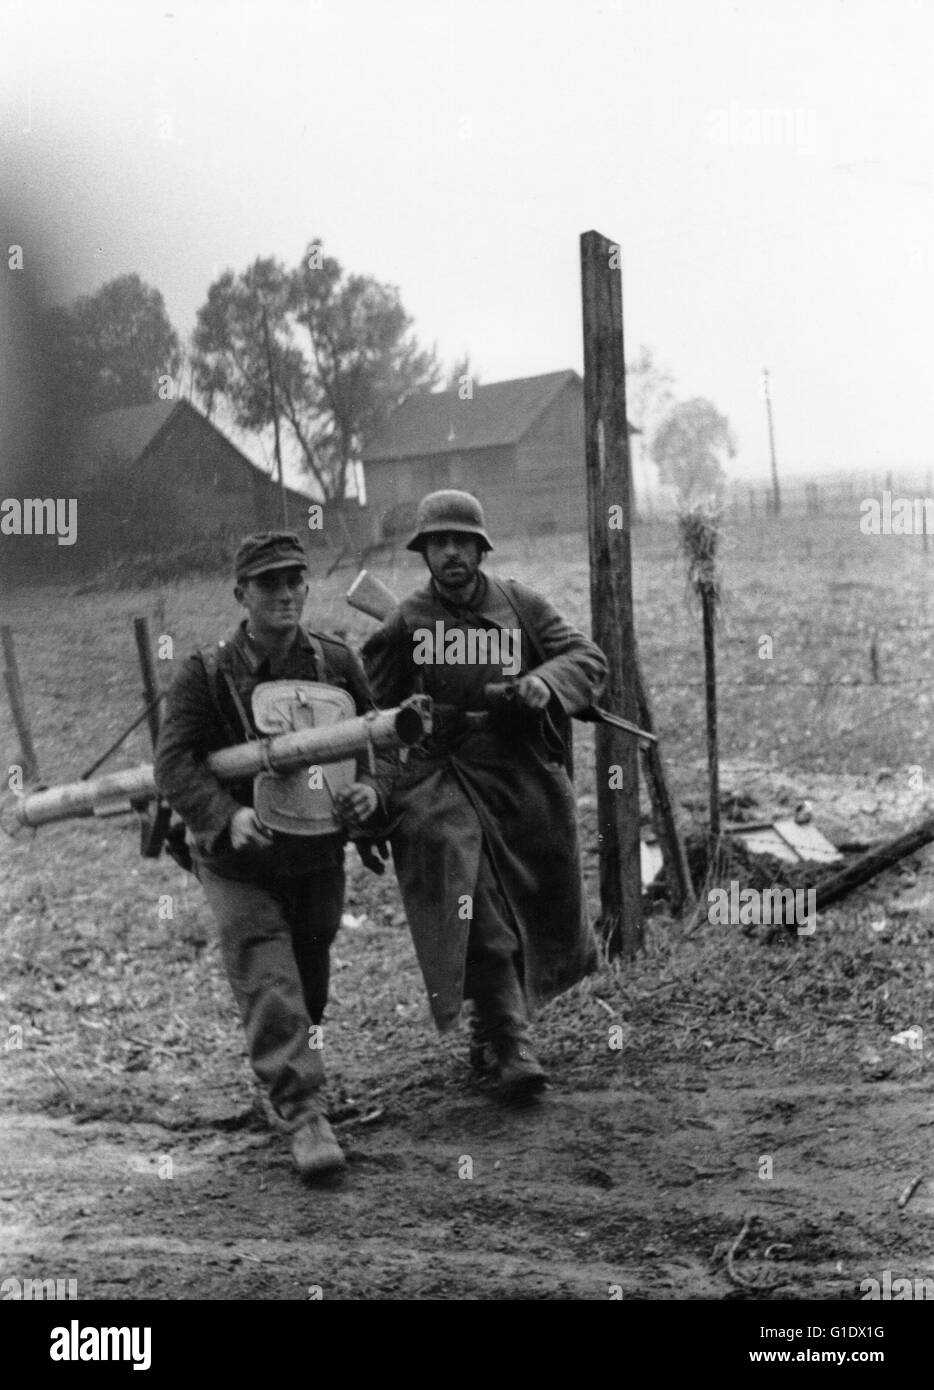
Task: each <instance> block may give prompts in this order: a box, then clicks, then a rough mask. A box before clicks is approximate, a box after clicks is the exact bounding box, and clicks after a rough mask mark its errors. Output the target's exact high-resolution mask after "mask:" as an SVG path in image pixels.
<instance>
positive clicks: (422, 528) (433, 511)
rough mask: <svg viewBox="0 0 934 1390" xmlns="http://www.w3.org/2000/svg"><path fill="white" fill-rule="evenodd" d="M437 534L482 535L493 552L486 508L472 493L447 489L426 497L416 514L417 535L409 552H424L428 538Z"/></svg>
mask: <svg viewBox="0 0 934 1390" xmlns="http://www.w3.org/2000/svg"><path fill="white" fill-rule="evenodd" d="M433 531H463V532H465V533H466V534H467V535H469V536H479V538H480V540H481V541H482V542H483V544H484V545H485V546H486V548H487V550H492V549H493V542H492V541H491V540H490V538H489V536H488V535H487V533H486V523H485V522H484V520H483V508H482V507H481V506H480V503H479V502H478V501H477V499H476V497H472V496H471V495H470V493H469V492H456V491H455V490H454V489H451V488H445V489H444V491H442V492H429V494H428V496H427V497H423V498H422V500H421V501H420V502H419V504H418V511H417V513H416V515H415V534H414V535H413V536H412V539H411V540H410V541H409V542H408V544H407V545H406V547H405V548H406V550H422V549H423V548H424V547H423V542H424V540H425V537H426V536H430V535H431V533H432V532H433Z"/></svg>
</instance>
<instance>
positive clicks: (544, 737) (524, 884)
mask: <svg viewBox="0 0 934 1390" xmlns="http://www.w3.org/2000/svg"><path fill="white" fill-rule="evenodd" d="M408 548H409V549H410V550H414V551H418V552H419V553H420V554H421V555H422V557H423V559H424V561H425V564H426V566H427V568H428V571H429V575H428V582H427V584H425V585H424V587H422V588H420V589H418V590H416V591H415V592H414V593H412V594H409V595H408V597H407V598H405V599H403V601H402V603H401V604H400V606H399V608H398V609H397V610H396V612H395V613H394V614H393V615H392V616H391V617H390V618H388V619H387V620H386V621H385V622H384V623H383V625H382V627H381V628H380V630H379V631H378V632H377V633H375V634H374V636H373V637H371V638H370V640H369V641H368V642H367V644H366V646H365V647H364V649H363V657H364V662H365V664H366V667H367V671H368V674H369V676H370V680H371V683H372V686H373V693H374V696H375V698H376V700H377V703H379V704H380V705H382V706H391V705H395V704H397V703H398V702H399V700H401V699H404V698H405V697H407V696H408V695H411V694H413V693H415V692H417V691H423V692H424V693H426V694H428V695H431V696H432V697H433V699H434V700H435V702H436V703H435V706H434V730H433V733H432V735H431V737H430V738H429V739H428V741H427V742H426V743H425V744H424V745H421V746H419V747H418V748H416V749H411V750H409V752H408V755H407V758H406V760H405V761H404V762H403V764H402V765H401V767H400V772H399V776H398V779H397V781H396V783H395V786H394V789H393V791H392V794H391V796H390V798H389V807H388V815H389V822H388V824H389V827H390V830H389V836H390V843H391V845H392V854H393V861H394V864H395V868H396V874H397V877H398V880H399V886H400V889H401V892H402V897H403V901H404V903H405V908H406V915H407V917H408V920H409V924H410V927H411V931H412V936H413V940H414V943H415V949H416V954H417V956H418V959H419V963H420V965H421V968H422V973H423V975H424V979H425V984H426V987H427V990H428V998H429V1002H430V1005H431V1009H432V1013H433V1015H434V1019H435V1022H436V1024H437V1026H438V1028H439V1029H440V1030H442V1031H444V1030H446V1029H448V1028H450V1027H451V1026H452V1025H453V1024H454V1023H455V1022H456V1021H457V1018H458V1016H459V1013H460V1009H461V1002H462V1000H463V999H465V998H466V999H471V1000H472V1001H473V1010H472V1017H471V1024H472V1029H473V1044H472V1048H471V1059H472V1061H473V1062H474V1065H475V1066H476V1067H477V1069H478V1070H483V1069H485V1068H491V1069H492V1070H493V1072H494V1074H495V1075H497V1076H498V1079H499V1083H500V1086H501V1089H502V1092H503V1094H504V1096H505V1097H506V1098H507V1099H511V1100H522V1099H528V1098H530V1097H532V1096H534V1095H536V1094H537V1093H539V1092H540V1091H541V1090H542V1088H543V1087H544V1085H545V1072H544V1069H543V1068H542V1066H541V1064H540V1062H539V1060H538V1058H537V1057H536V1055H535V1052H534V1050H533V1047H532V1042H531V1036H530V1031H529V1023H530V1018H531V1015H532V1013H533V1012H534V1010H535V1008H536V1007H537V1006H538V1005H540V1004H542V1003H543V1002H544V1001H546V1000H548V999H551V998H553V997H554V996H555V995H557V994H560V993H561V992H562V991H564V990H566V989H568V988H570V986H571V985H573V984H575V983H576V981H578V980H580V979H581V978H582V977H583V976H584V975H585V974H586V973H587V972H588V971H589V970H590V969H592V968H593V966H594V964H595V962H596V945H595V941H594V937H593V934H592V932H591V929H590V925H589V921H588V917H587V910H586V905H585V901H584V895H583V884H582V878H581V865H580V854H579V851H578V839H577V821H576V808H575V803H574V795H573V790H572V787H571V783H570V780H569V778H568V775H567V772H566V770H565V752H566V738H567V719H568V717H569V716H570V715H573V714H575V713H576V712H578V711H580V710H583V709H586V708H588V707H589V706H590V705H591V704H592V703H594V702H595V700H596V697H597V695H598V694H599V692H600V690H601V688H602V685H603V682H604V680H605V676H606V661H605V658H604V656H603V653H602V652H601V651H600V649H599V648H598V647H597V646H595V645H594V643H593V642H591V641H590V640H589V639H588V638H587V637H585V636H584V634H583V633H581V632H578V631H577V630H576V629H575V628H573V627H572V626H571V625H570V624H569V623H567V622H566V621H565V619H564V618H562V617H561V615H560V614H559V613H558V612H557V611H556V610H555V609H554V608H553V607H552V606H551V604H550V603H549V602H548V600H547V599H546V598H544V597H543V596H542V595H540V594H538V593H536V592H535V591H534V590H532V589H530V588H527V587H526V586H525V585H524V584H519V583H517V582H516V581H515V580H503V579H498V578H496V577H495V576H494V575H492V574H487V573H485V572H484V571H483V569H482V568H481V565H482V561H483V559H484V556H485V554H486V552H487V551H490V550H492V549H493V543H492V541H491V540H490V538H489V536H488V534H487V530H486V524H485V521H484V517H483V511H482V509H481V506H480V503H479V502H478V501H477V499H476V498H475V497H472V496H471V495H470V494H469V493H465V492H458V491H453V490H445V491H442V492H434V493H431V494H430V495H429V496H427V497H425V498H423V500H422V502H421V503H420V505H419V508H418V514H417V521H416V527H415V534H414V535H413V536H412V538H411V540H410V541H409V543H408ZM429 635H430V636H431V643H430V644H429ZM494 639H498V640H494ZM429 645H430V646H431V659H430V660H426V654H427V652H428V648H429ZM439 648H442V649H443V650H441V652H440V655H441V657H442V658H443V659H440V660H439V659H438V658H439ZM459 654H460V655H461V656H462V659H460V660H459V659H458V656H459ZM449 657H451V658H453V659H450V660H449V659H448V658H449ZM504 682H505V683H506V684H507V689H508V690H509V692H510V693H511V697H512V698H511V699H510V700H507V701H504V702H503V704H502V705H501V706H500V709H499V712H498V713H497V712H492V711H491V710H490V709H489V704H490V699H491V696H490V693H489V692H488V689H487V688H488V686H491V685H492V686H497V685H502V683H504ZM376 847H377V846H376V845H374V850H375V849H376ZM373 858H374V851H370V852H369V855H366V854H365V855H364V859H365V862H370V861H372V860H373ZM371 867H376V865H375V863H373V862H371ZM491 1053H492V1056H490V1054H491Z"/></svg>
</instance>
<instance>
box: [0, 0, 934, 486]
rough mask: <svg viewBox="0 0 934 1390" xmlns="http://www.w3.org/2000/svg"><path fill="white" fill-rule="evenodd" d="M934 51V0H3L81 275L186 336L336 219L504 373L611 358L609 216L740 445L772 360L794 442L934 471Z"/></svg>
mask: <svg viewBox="0 0 934 1390" xmlns="http://www.w3.org/2000/svg"><path fill="white" fill-rule="evenodd" d="M932 60H934V0H846V3H842V0H745V3H739V4H728V3H725V2H724V0H651V3H649V0H643V3H634V2H633V0H602V3H598V2H597V0H573V3H572V2H571V0H535V2H534V3H523V2H522V0H490V3H486V2H485V0H458V3H446V2H445V0H393V3H387V0H382V2H381V3H379V2H376V3H368V2H367V0H262V2H261V3H258V2H257V0H241V2H240V3H238V2H237V0H223V3H220V0H218V2H217V3H215V0H163V3H161V4H150V3H148V0H119V2H118V3H113V4H109V3H99V0H60V3H52V2H51V0H25V3H17V0H0V90H2V111H0V118H2V123H0V141H2V144H0V155H2V158H3V161H4V165H5V170H6V174H7V178H8V180H9V178H10V176H11V171H12V172H13V173H15V178H16V183H17V202H16V206H17V209H18V210H19V213H20V215H21V217H22V219H23V226H24V227H27V224H28V227H27V231H25V232H24V234H23V235H24V238H26V237H31V238H32V247H34V248H35V250H36V253H37V255H39V256H40V257H41V258H42V260H43V265H44V267H45V274H46V278H47V279H48V281H49V283H50V284H53V285H54V286H55V293H56V296H57V297H65V298H70V297H72V296H73V295H75V294H77V293H84V292H89V291H93V290H94V289H96V288H97V287H98V286H99V285H101V284H102V283H104V281H106V280H108V279H111V278H112V277H114V276H116V275H120V274H123V273H125V272H128V271H137V272H139V274H140V275H141V276H142V277H143V279H144V280H146V281H148V282H149V283H151V284H153V285H155V286H157V287H158V288H159V289H160V290H161V291H162V293H163V295H164V296H165V301H166V305H167V308H168V311H169V314H170V316H171V318H172V320H173V322H174V324H175V326H176V328H177V329H178V331H179V333H180V334H182V335H183V336H185V337H187V335H188V334H189V333H190V331H191V329H192V327H193V325H194V319H195V313H196V311H197V308H198V306H199V304H200V303H201V302H202V300H203V299H204V297H205V294H206V291H207V287H208V285H209V283H210V281H211V279H212V278H213V277H214V276H215V275H216V274H217V273H218V272H219V271H220V270H222V269H224V268H225V267H228V266H230V267H233V268H235V269H237V270H240V269H243V268H244V267H245V266H246V265H247V264H248V263H249V262H250V261H252V260H253V259H254V258H255V257H256V256H258V255H269V254H272V255H276V256H278V257H280V258H281V259H283V260H284V261H285V262H287V263H289V264H293V263H294V262H295V261H296V260H297V259H298V257H299V255H300V253H301V252H302V251H303V249H304V247H305V246H306V244H307V243H308V241H310V240H311V238H312V237H314V236H321V237H322V238H323V239H324V244H325V249H326V251H327V252H328V253H329V254H332V255H335V256H336V257H337V258H338V259H339V260H340V261H341V262H342V263H343V264H344V265H345V266H346V267H347V268H349V269H350V270H353V271H359V272H365V273H370V274H372V275H374V276H376V277H377V278H379V279H381V280H384V281H388V282H390V283H392V284H395V285H398V287H399V289H400V291H401V294H402V298H403V302H404V304H405V305H406V307H407V309H408V311H409V312H410V313H411V314H412V315H413V317H414V319H415V324H416V330H417V332H418V334H419V336H420V338H421V339H422V340H423V341H425V342H427V343H429V344H431V343H435V344H436V345H437V349H438V351H439V353H440V354H441V356H442V358H443V359H444V360H445V362H448V363H449V362H450V361H451V360H452V359H453V358H455V357H456V356H459V355H460V354H462V353H463V352H464V351H469V353H470V355H471V358H472V361H473V362H474V364H475V366H476V367H477V368H478V370H479V372H480V374H481V377H482V379H483V380H484V381H496V380H502V379H504V378H508V377H513V376H527V375H531V374H534V373H537V372H547V371H554V370H558V369H560V368H564V367H575V368H577V369H578V370H582V360H583V359H582V348H581V318H580V272H579V259H578V257H579V243H578V239H579V236H580V233H581V232H582V231H585V230H587V229H588V228H591V227H595V228H597V229H598V230H600V231H602V232H604V233H606V234H607V235H608V236H610V237H611V238H613V239H615V240H617V241H619V243H620V244H621V247H622V256H623V296H624V318H625V336H626V346H627V352H628V353H629V354H630V355H633V354H634V353H635V351H636V349H637V347H638V345H639V344H640V343H647V344H649V345H650V346H651V347H652V348H653V349H654V351H655V353H656V355H657V357H658V359H659V360H660V361H661V362H662V363H664V364H667V365H668V366H669V367H670V368H671V370H672V371H673V372H674V374H675V377H676V390H677V394H678V396H679V397H681V398H687V397H690V396H695V395H703V396H708V397H709V398H710V399H711V400H713V401H714V403H715V404H716V405H717V406H718V407H719V409H720V410H721V411H722V412H723V413H724V414H726V415H727V416H728V418H729V420H730V422H731V424H732V425H733V428H734V430H735V432H736V435H737V438H738V442H739V455H738V458H737V459H736V460H735V462H734V465H733V467H732V470H731V471H732V472H733V473H735V474H742V475H745V476H748V477H750V478H752V477H757V478H762V479H763V480H765V479H766V477H767V475H768V439H767V433H766V425H765V416H764V407H763V401H762V397H761V392H760V371H761V368H762V366H763V365H764V364H767V365H768V366H769V367H770V369H771V373H772V381H773V397H774V408H775V419H776V436H777V446H778V455H779V462H780V464H781V467H782V470H783V471H784V472H792V471H808V470H810V471H822V470H825V469H831V468H843V467H847V466H854V467H867V466H872V465H879V466H880V467H888V466H893V467H895V468H896V469H897V468H906V469H907V468H909V467H910V468H913V469H919V468H920V469H924V468H926V467H927V466H928V464H929V461H930V460H931V456H932V448H931V443H930V437H931V419H930V416H931V410H930V405H929V395H930V381H931V377H932V357H934V352H932V342H931V339H932V333H934V207H932V185H931V180H932V176H934V174H932V171H934V139H932V136H934V78H932V74H934V61H932ZM764 113H772V114H771V115H769V116H765V114H764ZM776 113H780V114H776ZM32 247H29V246H27V250H30V249H32Z"/></svg>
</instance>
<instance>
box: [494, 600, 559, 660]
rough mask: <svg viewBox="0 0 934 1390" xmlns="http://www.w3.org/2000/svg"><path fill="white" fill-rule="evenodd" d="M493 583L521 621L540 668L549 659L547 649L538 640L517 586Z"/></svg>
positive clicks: (520, 624)
mask: <svg viewBox="0 0 934 1390" xmlns="http://www.w3.org/2000/svg"><path fill="white" fill-rule="evenodd" d="M493 583H494V584H495V585H496V587H497V588H498V589H499V591H500V593H501V594H502V595H503V597H504V598H505V600H506V602H507V603H508V604H509V606H510V608H511V609H512V611H513V612H514V613H515V615H516V617H517V618H518V619H519V626H520V627H521V628H522V630H523V632H524V633H525V635H526V637H528V639H529V646H530V647H531V648H532V651H533V653H534V654H535V660H536V661H537V662H538V664H539V666H541V665H543V664H544V662H545V661H546V659H547V658H546V656H545V649H544V648H543V646H542V644H541V643H540V642H539V640H538V637H537V635H536V632H535V627H534V624H533V623H532V620H531V618H530V617H529V612H528V609H527V608H526V606H525V604H524V603H523V602H522V600H521V599H520V598H519V595H518V594H517V593H516V587H515V584H514V583H513V581H512V580H509V579H494V580H493Z"/></svg>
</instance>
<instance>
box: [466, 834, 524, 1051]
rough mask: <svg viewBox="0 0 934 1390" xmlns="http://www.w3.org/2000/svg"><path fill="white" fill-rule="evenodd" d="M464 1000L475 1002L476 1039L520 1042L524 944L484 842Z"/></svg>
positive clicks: (474, 1027)
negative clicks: (501, 890)
mask: <svg viewBox="0 0 934 1390" xmlns="http://www.w3.org/2000/svg"><path fill="white" fill-rule="evenodd" d="M464 998H465V999H471V1000H473V1006H474V1007H473V1017H472V1021H471V1027H472V1032H473V1036H474V1040H475V1041H476V1042H490V1043H497V1042H504V1041H506V1040H507V1039H514V1040H516V1041H517V1042H518V1041H521V1040H522V1039H523V1038H525V1037H526V1036H527V1033H528V1022H529V1018H528V1007H527V1004H526V999H525V991H524V988H523V985H522V943H521V941H520V939H519V935H518V932H517V931H516V928H515V926H514V924H513V916H512V912H511V910H510V907H509V904H508V902H507V901H506V899H505V898H504V897H503V894H502V893H501V892H500V888H499V884H498V882H497V879H496V873H495V871H494V869H493V865H492V863H491V862H490V857H489V853H488V851H487V848H486V845H485V844H484V845H483V847H482V849H481V851H480V868H479V871H478V873H477V882H476V887H475V889H474V896H473V916H472V918H471V921H470V932H469V934H468V937H467V960H466V967H465V971H464Z"/></svg>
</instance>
